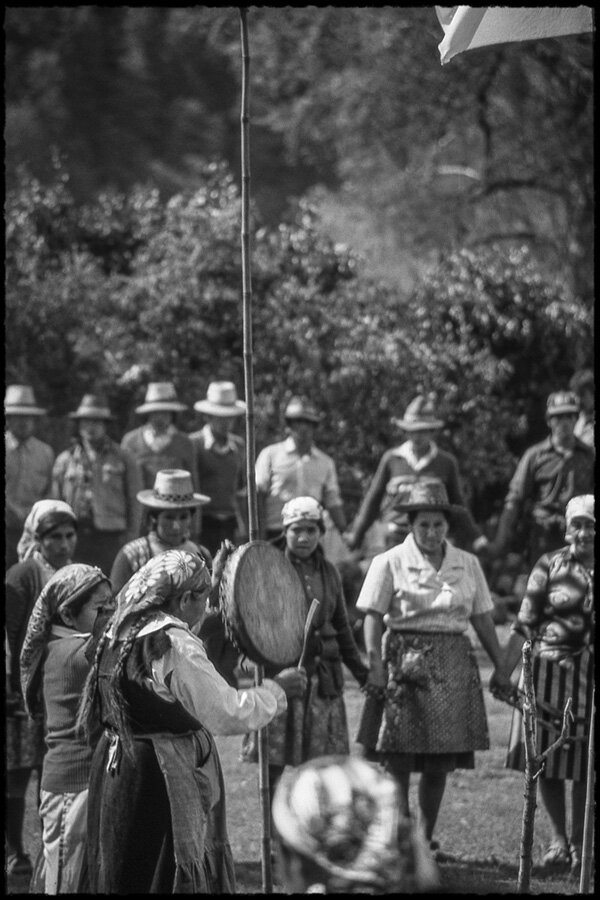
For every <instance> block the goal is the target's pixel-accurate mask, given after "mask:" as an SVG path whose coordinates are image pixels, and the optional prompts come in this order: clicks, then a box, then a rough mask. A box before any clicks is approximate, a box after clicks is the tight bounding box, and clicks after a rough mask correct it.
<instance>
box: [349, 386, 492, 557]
mask: <svg viewBox="0 0 600 900" xmlns="http://www.w3.org/2000/svg"><path fill="white" fill-rule="evenodd" d="M392 422H393V423H394V424H395V425H397V426H398V427H399V428H401V429H402V430H403V431H405V432H406V435H407V440H406V441H405V442H404V443H402V444H400V446H398V447H392V448H391V449H390V450H386V452H385V453H384V454H383V456H382V457H381V460H380V462H379V465H378V467H377V471H376V472H375V475H374V476H373V480H372V481H371V484H370V485H369V488H368V490H367V493H366V495H365V497H364V500H363V502H362V504H361V507H360V509H359V511H358V513H357V515H356V518H355V520H354V523H353V525H352V529H351V531H350V532H349V534H348V535H347V540H348V545H349V546H350V547H351V548H352V549H354V548H356V547H360V545H361V543H362V541H363V539H364V537H365V535H366V533H367V531H368V529H369V528H370V527H371V525H372V524H373V523H374V522H375V520H376V519H377V518H378V517H379V516H380V517H381V520H382V522H383V524H384V527H385V533H386V543H388V540H387V539H388V537H389V536H390V526H393V525H402V526H403V529H402V532H401V534H402V533H403V534H404V536H406V531H407V526H406V522H405V521H404V520H405V518H406V517H405V515H404V517H403V513H402V512H401V511H399V510H398V506H399V504H400V502H401V500H402V499H403V497H404V496H405V494H406V491H407V490H410V486H411V485H412V484H414V483H415V482H420V481H431V479H433V480H434V481H438V482H441V483H442V484H443V485H444V487H445V488H446V492H447V494H448V497H449V499H450V502H451V503H453V504H455V505H456V506H460V507H461V508H462V512H461V513H460V515H458V516H456V517H455V523H454V528H453V534H452V537H453V539H454V541H455V542H456V544H457V545H458V546H459V547H461V548H462V549H464V550H469V551H475V552H480V551H481V550H482V549H483V548H484V547H486V545H487V538H486V537H485V535H483V534H482V532H481V529H480V528H478V526H477V524H476V523H475V521H474V520H473V517H472V515H471V513H470V511H469V509H468V508H467V504H466V502H465V499H464V496H463V493H462V488H461V483H460V476H459V472H458V463H457V461H456V457H455V456H453V455H452V454H451V453H448V452H446V451H445V450H441V449H440V448H439V447H438V445H437V443H436V441H435V436H436V434H438V433H439V432H440V431H441V429H442V428H443V427H444V423H443V422H442V421H441V419H439V418H438V417H437V415H436V412H435V409H434V405H433V401H432V398H431V397H427V396H424V395H419V396H418V397H415V399H414V400H412V401H411V403H409V405H408V407H407V408H406V413H405V414H404V418H402V419H392ZM392 543H393V541H392Z"/></svg>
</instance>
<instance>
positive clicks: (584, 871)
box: [579, 686, 596, 894]
mask: <svg viewBox="0 0 600 900" xmlns="http://www.w3.org/2000/svg"><path fill="white" fill-rule="evenodd" d="M595 718H596V687H595V686H594V687H593V688H592V717H591V719H590V733H589V737H588V758H587V781H586V791H585V816H584V820H583V844H582V847H581V875H580V878H579V893H580V894H589V892H590V876H591V871H592V862H593V856H592V846H593V843H594V775H595V773H594V720H595Z"/></svg>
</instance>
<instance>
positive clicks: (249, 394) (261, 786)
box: [240, 6, 273, 894]
mask: <svg viewBox="0 0 600 900" xmlns="http://www.w3.org/2000/svg"><path fill="white" fill-rule="evenodd" d="M247 16H248V9H247V8H246V7H243V6H242V7H240V32H241V47H242V102H241V116H240V124H241V143H242V146H241V162H242V228H241V232H242V233H241V238H242V308H243V331H244V389H245V394H246V479H247V484H248V537H249V539H250V540H251V541H255V540H257V539H258V505H257V500H256V477H255V470H254V458H255V448H254V374H253V356H252V278H251V273H250V135H249V127H250V115H249V108H250V106H249V91H250V82H249V74H250V53H249V49H248V21H247ZM263 676H264V668H263V666H260V665H257V666H256V668H255V676H254V679H255V684H257V685H260V684H262V682H263ZM258 791H259V798H260V809H261V821H262V844H261V861H262V886H263V893H264V894H272V893H273V873H272V867H271V798H270V792H269V741H268V733H267V730H266V728H261V729H260V730H259V732H258Z"/></svg>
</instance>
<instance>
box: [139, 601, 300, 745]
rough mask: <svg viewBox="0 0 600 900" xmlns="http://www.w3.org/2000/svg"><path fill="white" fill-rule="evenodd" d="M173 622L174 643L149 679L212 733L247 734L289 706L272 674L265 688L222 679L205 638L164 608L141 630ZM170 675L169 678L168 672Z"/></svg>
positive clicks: (145, 631)
mask: <svg viewBox="0 0 600 900" xmlns="http://www.w3.org/2000/svg"><path fill="white" fill-rule="evenodd" d="M169 622H172V623H174V624H175V625H176V626H177V627H176V628H169V639H170V642H171V647H170V649H169V650H168V651H167V653H165V655H164V656H162V657H161V658H160V659H157V660H153V662H152V678H151V679H150V678H148V679H146V683H147V685H148V686H149V687H151V688H152V690H154V691H155V692H156V693H157V694H158V695H159V696H160V697H162V698H163V699H164V700H169V701H171V702H173V701H174V700H179V701H180V703H182V704H183V706H184V707H185V709H186V710H187V711H188V712H190V713H191V714H192V715H193V716H195V717H196V718H197V719H198V720H199V721H200V722H202V724H203V725H205V726H206V728H208V730H209V731H210V732H211V733H212V734H221V735H227V734H244V733H245V732H246V731H256V730H258V729H260V728H264V726H265V725H268V724H269V722H270V721H271V720H272V719H274V718H275V716H277V715H279V714H280V713H282V712H284V711H285V710H286V709H287V699H286V696H285V691H284V690H283V688H281V687H280V686H279V685H278V684H277V683H276V682H274V681H272V680H271V679H270V678H265V679H264V680H263V683H262V685H260V687H252V688H248V689H247V690H237V689H236V688H234V687H231V686H230V685H229V684H227V682H226V681H225V679H224V678H222V677H221V676H220V675H219V673H218V672H217V670H216V669H215V667H214V666H213V664H212V663H211V661H210V660H209V658H208V656H207V655H206V650H205V649H204V644H203V643H202V641H201V640H200V638H198V637H196V636H195V635H194V634H192V632H191V631H190V630H189V628H188V626H187V625H186V624H185V623H184V622H182V621H181V620H180V619H177V618H175V617H174V616H170V615H168V614H166V613H161V614H160V615H159V617H157V618H156V619H154V620H153V621H152V622H149V623H148V624H147V625H146V626H144V628H142V630H141V631H140V633H139V636H140V637H144V636H145V635H148V634H151V633H152V632H153V631H158V630H160V629H162V628H164V627H165V625H166V624H167V623H169ZM169 676H170V677H169Z"/></svg>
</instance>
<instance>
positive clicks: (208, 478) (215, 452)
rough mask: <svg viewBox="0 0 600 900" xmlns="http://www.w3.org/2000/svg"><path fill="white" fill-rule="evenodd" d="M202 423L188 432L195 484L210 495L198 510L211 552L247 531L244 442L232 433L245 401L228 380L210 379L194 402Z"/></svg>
mask: <svg viewBox="0 0 600 900" xmlns="http://www.w3.org/2000/svg"><path fill="white" fill-rule="evenodd" d="M194 409H195V410H196V411H197V412H199V413H202V414H203V416H204V417H205V419H206V424H205V425H204V427H203V428H201V429H200V430H199V431H194V432H192V434H190V439H191V441H192V443H193V445H194V450H195V454H196V467H197V468H196V471H197V475H198V483H199V484H201V485H202V490H203V491H206V493H207V494H208V495H209V496H210V502H209V503H208V504H207V506H206V507H205V509H203V511H202V540H203V541H204V543H205V544H206V546H207V547H208V549H209V550H210V552H211V553H212V554H215V553H216V552H217V550H218V549H219V547H220V546H221V542H222V541H224V540H229V541H231V542H232V543H235V542H236V540H237V541H239V542H243V538H244V537H245V535H246V533H247V527H246V524H245V517H244V509H243V505H244V504H243V501H244V500H245V498H246V487H245V486H246V445H245V442H244V440H243V438H241V437H240V436H239V435H237V434H234V432H233V427H234V424H235V422H236V421H238V420H239V419H240V417H241V416H243V415H244V412H245V410H246V404H245V403H244V402H243V401H242V400H238V397H237V392H236V389H235V385H234V384H233V382H231V381H212V382H211V383H210V384H209V386H208V390H207V392H206V398H205V399H204V400H198V401H197V403H194Z"/></svg>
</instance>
